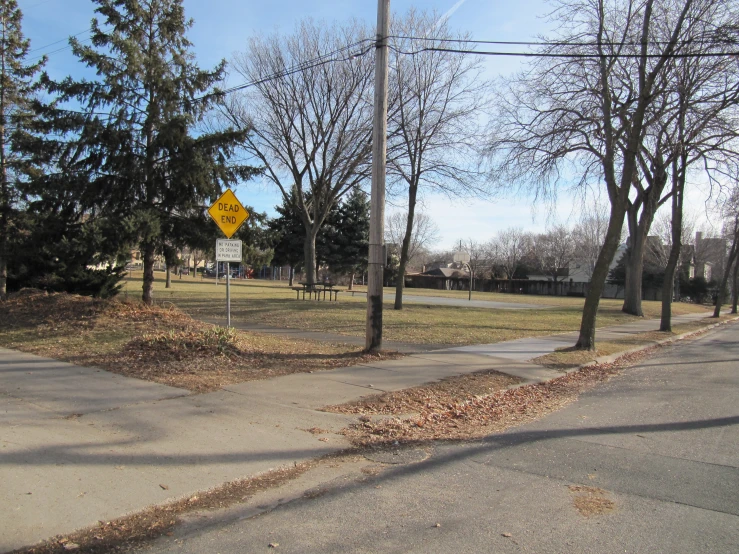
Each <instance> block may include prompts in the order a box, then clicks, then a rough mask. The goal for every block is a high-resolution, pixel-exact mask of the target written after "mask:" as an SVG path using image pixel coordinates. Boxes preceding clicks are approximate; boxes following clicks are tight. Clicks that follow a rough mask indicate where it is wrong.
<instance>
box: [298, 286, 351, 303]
mask: <svg viewBox="0 0 739 554" xmlns="http://www.w3.org/2000/svg"><path fill="white" fill-rule="evenodd" d="M298 285H299V286H297V287H292V289H293V290H294V291H296V298H295V299H296V300H300V295H301V293H302V295H303V300H305V295H306V293H307V294H308V298H309V299H310V298H313V295H315V297H316V300H320V299H321V293H323V299H324V300H326V293H327V292H328V299H329V301H331V300H338V299H339V293H340V292H343V291H344V289H339V288H336V285H335V284H334V283H328V282H316V283H311V282H300V283H298Z"/></svg>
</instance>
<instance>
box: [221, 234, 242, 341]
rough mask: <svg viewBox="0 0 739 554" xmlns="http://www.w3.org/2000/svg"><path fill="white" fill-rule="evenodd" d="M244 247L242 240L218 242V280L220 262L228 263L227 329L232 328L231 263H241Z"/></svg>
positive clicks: (222, 240)
mask: <svg viewBox="0 0 739 554" xmlns="http://www.w3.org/2000/svg"><path fill="white" fill-rule="evenodd" d="M242 247H243V244H242V242H241V241H240V240H226V239H218V240H217V241H216V279H218V262H226V327H231V262H241V253H242Z"/></svg>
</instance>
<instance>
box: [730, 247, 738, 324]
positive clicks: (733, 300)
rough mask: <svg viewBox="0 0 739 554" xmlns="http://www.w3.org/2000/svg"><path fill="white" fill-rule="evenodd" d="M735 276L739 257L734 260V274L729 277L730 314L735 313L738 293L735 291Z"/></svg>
mask: <svg viewBox="0 0 739 554" xmlns="http://www.w3.org/2000/svg"><path fill="white" fill-rule="evenodd" d="M737 274H739V256H738V257H737V259H736V260H734V274H733V275H732V277H731V313H732V314H735V313H737V311H736V308H737V299H738V297H739V294H738V293H739V291H737V290H736V285H737V276H738V275H737Z"/></svg>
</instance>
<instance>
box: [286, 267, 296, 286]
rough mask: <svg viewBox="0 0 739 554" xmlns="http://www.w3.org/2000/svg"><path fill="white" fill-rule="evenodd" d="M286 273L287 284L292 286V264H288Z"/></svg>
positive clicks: (293, 270)
mask: <svg viewBox="0 0 739 554" xmlns="http://www.w3.org/2000/svg"><path fill="white" fill-rule="evenodd" d="M287 275H288V286H290V287H292V286H293V283H294V282H295V268H293V266H288V269H287Z"/></svg>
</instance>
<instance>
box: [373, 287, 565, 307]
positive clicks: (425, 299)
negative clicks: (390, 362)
mask: <svg viewBox="0 0 739 554" xmlns="http://www.w3.org/2000/svg"><path fill="white" fill-rule="evenodd" d="M383 299H384V301H385V302H395V293H393V292H388V293H385V295H384V296H383ZM403 303H409V304H432V305H435V306H458V307H460V308H487V309H490V310H543V309H548V308H551V307H552V306H548V305H546V304H519V303H517V302H495V301H493V300H477V299H475V293H474V291H473V292H472V300H468V299H467V298H452V297H448V296H421V295H416V294H407V293H406V294H404V295H403Z"/></svg>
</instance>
